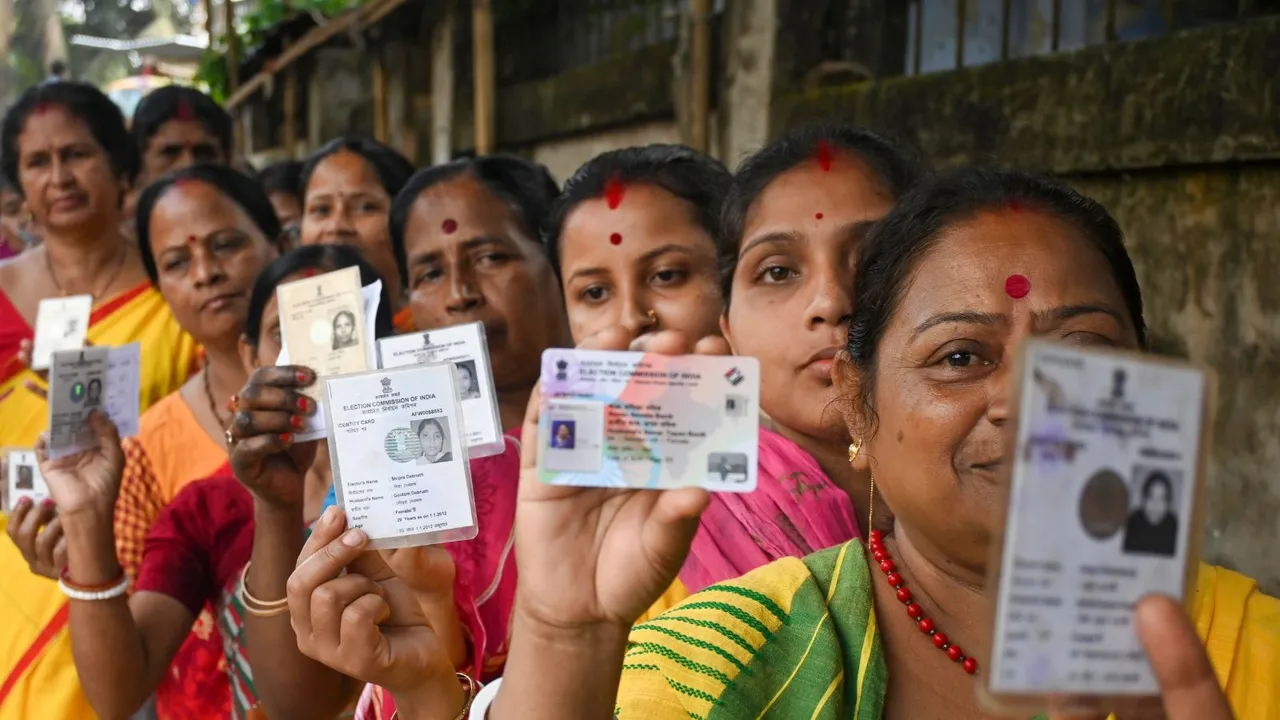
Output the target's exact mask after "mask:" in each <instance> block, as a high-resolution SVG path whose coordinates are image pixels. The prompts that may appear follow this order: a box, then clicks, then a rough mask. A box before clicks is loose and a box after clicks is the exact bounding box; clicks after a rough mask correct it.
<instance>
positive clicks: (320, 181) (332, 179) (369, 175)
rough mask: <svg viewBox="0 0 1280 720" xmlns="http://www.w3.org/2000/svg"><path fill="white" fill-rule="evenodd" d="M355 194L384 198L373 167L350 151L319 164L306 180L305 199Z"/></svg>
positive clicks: (362, 157) (335, 154) (385, 192)
mask: <svg viewBox="0 0 1280 720" xmlns="http://www.w3.org/2000/svg"><path fill="white" fill-rule="evenodd" d="M355 194H367V195H381V196H386V195H387V191H386V189H385V188H384V187H383V186H382V179H381V178H379V177H378V173H377V171H376V170H374V169H373V166H372V165H370V164H369V162H368V161H367V160H365V159H364V156H362V155H360V154H359V153H356V152H352V151H351V150H338V151H337V152H335V153H333V154H332V155H330V156H329V157H327V158H325V159H323V160H321V161H320V162H319V163H317V164H316V166H315V169H314V170H312V172H311V177H310V178H308V179H307V187H306V195H307V199H311V198H313V197H315V196H322V195H355Z"/></svg>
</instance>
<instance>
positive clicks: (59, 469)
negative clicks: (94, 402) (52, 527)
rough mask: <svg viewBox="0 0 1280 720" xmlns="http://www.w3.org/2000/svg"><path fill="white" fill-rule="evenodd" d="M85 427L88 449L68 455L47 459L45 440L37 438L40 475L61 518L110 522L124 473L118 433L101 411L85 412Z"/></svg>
mask: <svg viewBox="0 0 1280 720" xmlns="http://www.w3.org/2000/svg"><path fill="white" fill-rule="evenodd" d="M85 424H86V430H85V437H87V438H89V439H90V440H89V442H90V445H89V447H86V448H85V449H83V450H80V451H78V452H75V453H73V454H71V455H66V456H63V457H59V458H52V457H50V456H49V452H48V450H49V439H48V436H47V435H42V436H41V437H40V440H39V441H37V442H36V449H35V452H36V457H37V458H38V459H39V461H40V474H41V475H43V476H44V480H45V482H46V483H47V484H48V485H49V494H50V495H52V496H53V500H54V502H55V503H56V504H57V506H58V513H59V515H61V516H62V517H63V518H68V517H73V516H76V515H79V514H82V513H84V514H90V515H93V516H94V517H96V518H98V519H105V520H106V521H107V522H110V520H111V517H112V516H113V515H114V512H115V505H116V498H117V496H119V494H120V479H121V476H122V474H123V472H124V451H122V450H121V449H120V433H119V432H118V431H117V430H116V426H115V424H114V423H112V422H111V420H110V418H108V417H107V415H106V413H104V412H103V411H101V410H94V411H91V412H89V413H88V418H87V420H86V421H85Z"/></svg>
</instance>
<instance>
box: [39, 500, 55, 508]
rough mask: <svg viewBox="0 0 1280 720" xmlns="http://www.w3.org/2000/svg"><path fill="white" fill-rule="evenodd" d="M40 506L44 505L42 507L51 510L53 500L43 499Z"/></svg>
mask: <svg viewBox="0 0 1280 720" xmlns="http://www.w3.org/2000/svg"><path fill="white" fill-rule="evenodd" d="M41 504H42V505H44V506H45V507H47V508H51V507H53V498H45V499H44V502H43V503H41Z"/></svg>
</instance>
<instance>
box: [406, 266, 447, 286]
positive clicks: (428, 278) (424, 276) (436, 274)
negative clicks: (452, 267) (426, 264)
mask: <svg viewBox="0 0 1280 720" xmlns="http://www.w3.org/2000/svg"><path fill="white" fill-rule="evenodd" d="M442 277H444V271H443V270H441V269H440V268H438V267H430V268H424V269H423V270H422V271H421V272H419V273H418V274H417V275H415V276H414V279H413V285H414V287H417V286H419V285H423V284H426V283H431V282H436V281H437V280H439V279H440V278H442Z"/></svg>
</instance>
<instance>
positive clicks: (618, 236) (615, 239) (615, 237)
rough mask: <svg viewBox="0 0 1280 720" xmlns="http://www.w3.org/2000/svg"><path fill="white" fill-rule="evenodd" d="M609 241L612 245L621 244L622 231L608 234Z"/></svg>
mask: <svg viewBox="0 0 1280 720" xmlns="http://www.w3.org/2000/svg"><path fill="white" fill-rule="evenodd" d="M609 242H611V243H613V244H614V245H621V244H622V233H614V234H612V235H610V236H609Z"/></svg>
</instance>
